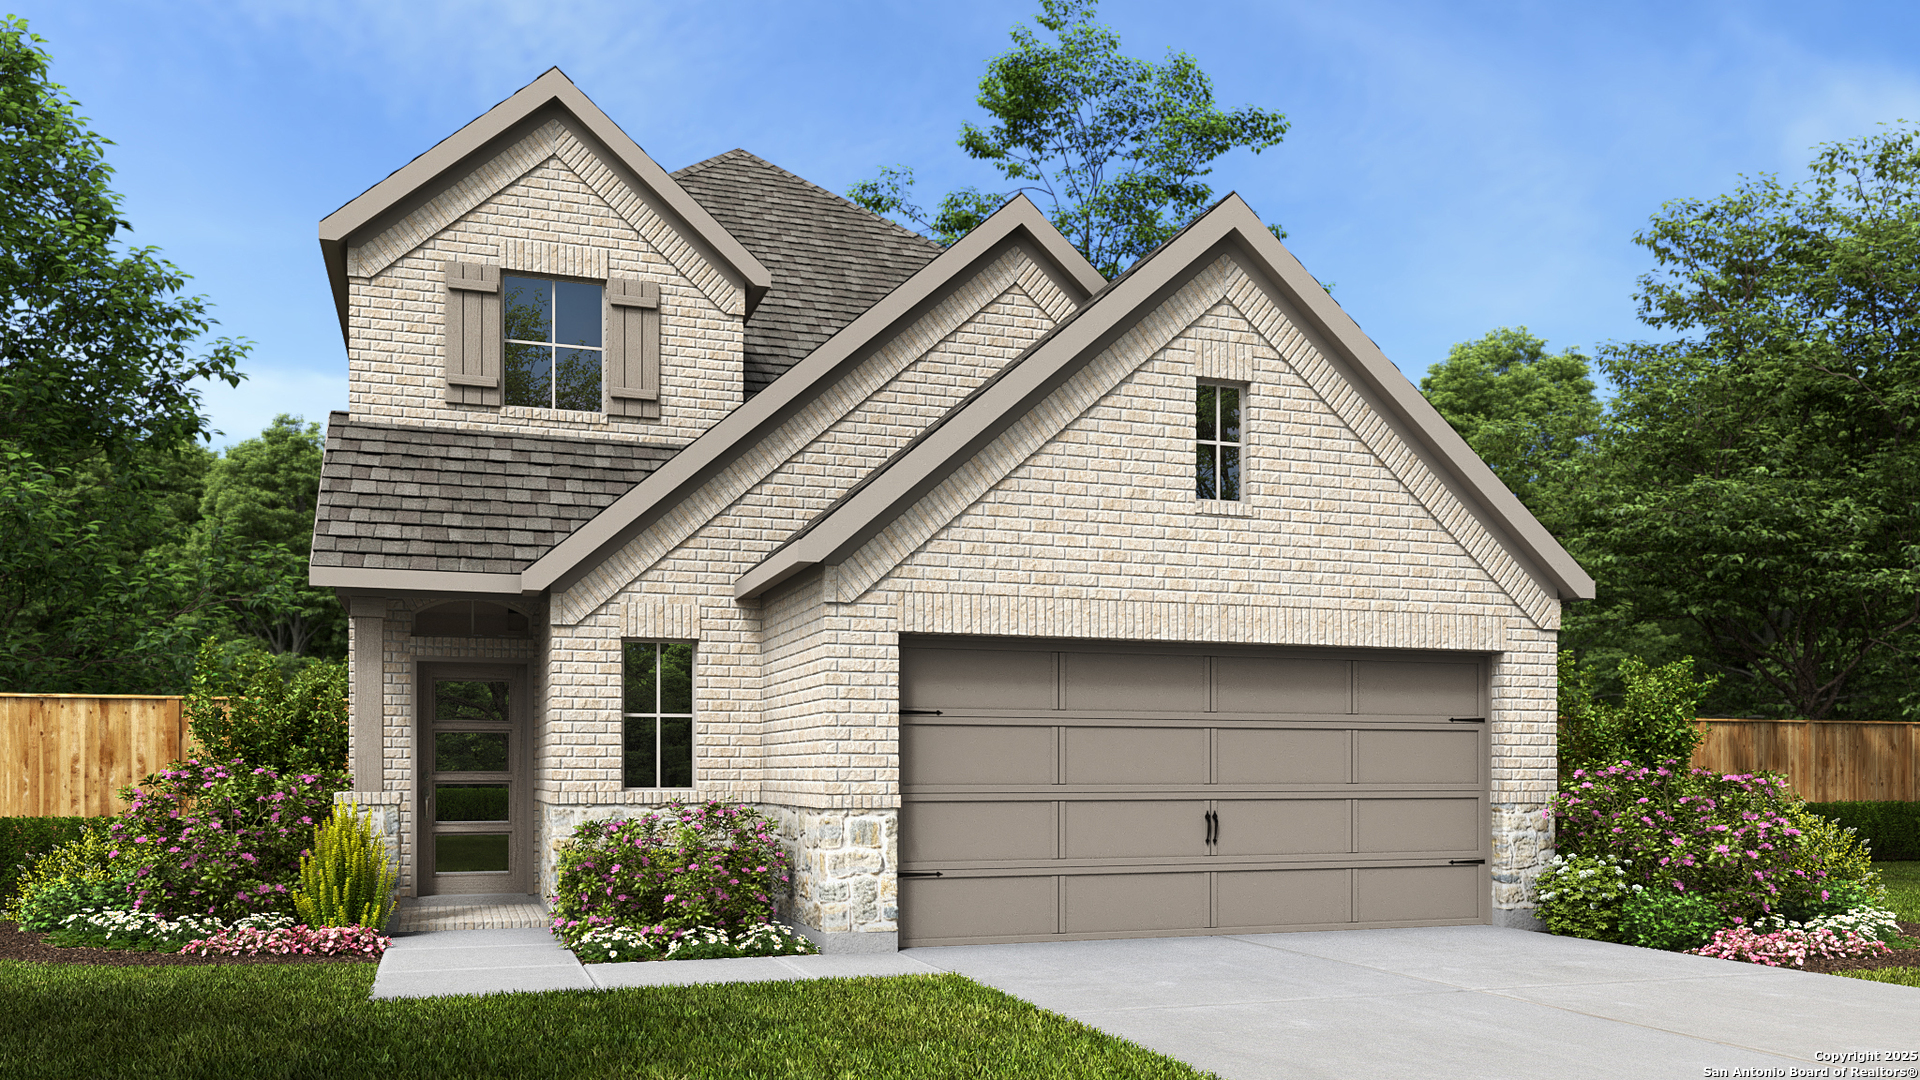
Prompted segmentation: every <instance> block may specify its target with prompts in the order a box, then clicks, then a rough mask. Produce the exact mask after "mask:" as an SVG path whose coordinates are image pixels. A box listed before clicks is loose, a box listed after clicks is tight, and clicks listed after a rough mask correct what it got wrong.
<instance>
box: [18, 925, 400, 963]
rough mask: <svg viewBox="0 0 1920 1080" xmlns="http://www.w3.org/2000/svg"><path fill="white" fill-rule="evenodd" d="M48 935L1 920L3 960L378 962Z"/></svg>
mask: <svg viewBox="0 0 1920 1080" xmlns="http://www.w3.org/2000/svg"><path fill="white" fill-rule="evenodd" d="M47 936H48V935H47V934H45V933H41V932H38V931H34V930H22V929H20V927H19V925H18V924H17V923H11V922H0V961H6V960H28V961H38V962H42V963H55V964H106V965H109V966H112V967H165V966H176V965H207V964H377V963H379V960H378V958H375V957H367V956H318V955H302V954H299V953H294V954H291V955H281V954H278V953H258V954H255V955H251V956H220V955H216V956H196V955H194V954H192V953H165V952H147V951H145V950H141V949H88V948H72V947H66V946H60V945H49V944H47Z"/></svg>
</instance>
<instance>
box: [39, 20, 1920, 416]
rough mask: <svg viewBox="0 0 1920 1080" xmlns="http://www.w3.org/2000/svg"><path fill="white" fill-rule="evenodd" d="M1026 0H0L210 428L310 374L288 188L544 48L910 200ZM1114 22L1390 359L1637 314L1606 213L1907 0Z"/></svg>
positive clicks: (1899, 106) (1578, 331)
mask: <svg viewBox="0 0 1920 1080" xmlns="http://www.w3.org/2000/svg"><path fill="white" fill-rule="evenodd" d="M1036 7H1037V3H1029V2H1025V0H1022V2H1000V0H984V2H974V3H970V4H951V5H949V4H941V5H932V4H924V3H878V2H873V3H828V2H811V3H805V4H794V3H764V4H757V3H737V2H710V3H705V4H695V5H688V4H663V3H656V2H652V0H629V2H625V3H573V4H569V3H548V4H527V3H517V4H501V3H490V2H481V0H469V2H461V3H432V2H428V0H403V2H399V3H395V2H393V0H385V2H377V3H369V2H361V0H326V2H319V0H315V2H310V3H302V2H288V3H253V4H218V3H198V2H195V0H173V2H169V3H165V4H161V3H132V2H127V3H118V2H108V0H63V2H60V3H41V2H35V3H29V4H26V5H23V6H21V7H16V8H14V9H13V10H14V11H15V12H16V13H18V14H20V15H23V16H25V17H27V18H28V19H29V20H30V22H31V25H32V28H33V30H34V31H35V32H36V33H38V34H40V35H41V36H42V37H45V38H46V39H47V48H48V49H49V50H50V51H51V52H52V53H53V56H54V77H55V79H56V80H57V81H59V82H61V83H63V84H65V85H66V86H67V87H68V89H69V91H70V93H71V94H72V95H73V96H74V97H76V98H78V99H79V100H80V102H81V103H82V112H83V113H84V114H85V115H86V116H88V117H89V118H91V120H92V122H93V126H94V128H95V129H96V130H97V131H99V132H101V133H102V134H104V135H106V136H107V137H109V138H111V139H113V140H114V141H115V143H116V144H117V145H116V146H115V147H114V148H112V150H111V151H110V157H109V160H110V161H111V162H112V164H113V165H114V166H115V168H116V169H117V170H118V177H117V182H116V187H117V188H118V190H120V191H121V192H122V193H123V194H124V195H125V196H126V210H127V214H128V217H129V218H130V220H131V221H132V222H133V225H134V228H135V231H134V234H133V235H134V239H135V241H136V242H138V243H142V244H153V245H157V246H159V247H160V248H162V249H163V251H164V252H165V254H166V256H167V257H168V258H169V259H171V260H172V261H173V262H175V263H176V264H178V265H179V266H180V267H181V268H182V269H184V270H186V271H187V272H188V273H190V274H192V275H193V276H194V282H193V286H192V287H193V289H194V291H196V292H201V293H204V294H206V295H207V296H209V297H210V298H211V299H212V301H213V304H214V309H215V315H216V317H217V318H219V319H220V321H221V324H222V326H221V331H222V332H223V333H227V334H233V335H237V336H244V337H246V338H249V339H251V340H252V341H253V342H255V349H254V353H253V356H252V358H251V360H250V361H249V362H248V363H247V364H246V367H245V370H247V372H248V373H249V375H250V379H249V381H247V382H246V383H244V384H242V386H241V388H240V389H238V390H229V389H227V388H226V387H224V386H219V387H214V388H210V389H208V390H207V391H206V396H205V401H206V405H207V411H208V412H209V413H210V415H211V416H212V418H213V422H214V425H215V426H216V427H218V428H220V429H222V430H223V431H224V432H225V435H224V436H223V437H221V438H219V439H217V440H216V445H224V444H227V443H230V442H232V441H234V440H237V439H240V438H245V437H248V436H250V435H252V434H254V433H257V432H258V431H259V430H260V429H261V428H262V427H264V426H265V425H266V424H267V423H268V422H269V421H270V420H271V419H272V417H273V416H274V414H276V413H279V412H291V413H297V414H302V415H305V416H306V417H307V418H309V419H314V420H324V418H325V414H326V413H327V412H328V411H329V410H332V409H343V408H345V407H346V351H345V348H344V346H343V345H342V343H341V341H340V335H339V332H338V328H337V323H336V322H335V320H334V315H333V311H332V302H331V299H330V295H329V293H328V290H327V285H326V276H325V272H324V270H323V268H322V266H321V262H320V252H319V247H318V244H317V242H316V240H315V236H316V226H317V223H318V222H319V219H320V218H322V217H324V216H325V215H326V214H328V213H330V212H331V211H333V210H334V209H335V208H337V207H339V206H340V205H341V204H343V203H345V202H347V201H348V200H350V199H352V198H353V197H354V196H356V195H358V194H359V193H360V192H361V191H364V190H365V189H366V188H367V187H369V186H371V185H372V184H374V183H375V182H377V181H378V180H380V179H381V178H382V177H384V176H386V175H387V174H388V173H389V172H391V171H393V170H394V169H396V168H398V167H399V166H401V165H403V164H405V163H406V162H407V161H408V160H409V159H410V158H412V157H413V156H414V155H416V154H418V153H420V152H421V151H423V150H425V149H426V148H427V147H429V146H431V145H432V144H434V143H435V142H437V141H439V140H440V139H442V138H444V137H446V136H447V135H449V134H451V133H452V132H453V131H455V130H456V129H458V128H459V127H460V126H461V125H462V124H465V123H466V122H467V121H469V120H471V119H473V118H474V117H475V116H478V115H479V114H480V113H482V112H484V111H485V110H486V109H488V108H490V107H491V106H492V105H494V104H495V103H496V102H498V101H500V100H501V99H503V98H505V97H507V96H508V95H510V94H511V93H513V91H515V90H516V89H518V88H519V87H521V86H523V85H525V84H526V83H527V82H529V81H531V80H532V79H534V78H535V77H536V76H538V75H539V74H540V73H541V72H542V71H544V70H545V69H546V68H547V67H549V66H551V65H554V64H558V65H559V66H560V67H562V68H563V69H564V70H565V71H566V72H567V73H568V75H570V76H571V77H572V78H573V80H574V81H575V82H576V83H577V84H579V86H580V87H581V89H582V90H584V91H586V93H587V94H588V96H590V97H592V98H593V99H594V100H595V101H596V102H597V103H599V105H600V106H601V108H603V109H605V110H606V112H607V113H608V114H609V115H610V116H612V117H613V119H614V120H615V121H616V122H618V123H620V124H621V125H622V126H623V127H624V128H625V129H626V130H627V132H628V133H629V134H630V135H632V136H633V138H634V139H635V140H636V141H637V142H639V144H640V145H641V146H642V147H644V148H645V149H646V151H647V152H648V153H649V154H651V155H652V156H653V157H654V159H655V160H657V161H658V162H660V163H661V164H662V165H663V166H665V167H666V168H667V169H669V170H671V169H676V168H679V167H680V166H683V165H686V164H690V163H692V162H694V161H698V160H701V159H703V158H706V157H709V156H711V155H713V154H717V153H721V152H723V151H726V150H729V149H732V148H734V147H736V146H739V147H745V148H746V149H748V150H750V151H752V152H753V153H756V154H759V155H760V156H761V157H764V158H767V159H768V160H770V161H773V162H774V163H775V164H778V165H780V166H782V167H785V168H787V169H790V170H792V171H793V172H796V173H798V174H800V175H801V176H804V177H807V178H808V179H810V180H812V181H814V182H815V183H818V184H821V185H822V186H824V187H827V188H829V189H831V190H834V191H843V190H844V189H845V188H846V187H847V186H848V185H849V184H851V183H853V182H854V181H856V180H859V179H862V178H864V177H867V176H869V175H871V174H872V173H873V172H874V170H875V168H876V167H877V166H879V165H882V164H895V163H899V164H909V165H912V166H914V167H915V169H916V171H917V173H918V175H919V177H920V182H921V186H920V194H922V195H924V196H926V198H925V199H924V201H926V202H932V201H934V200H935V199H936V198H937V196H938V194H939V193H940V192H943V191H945V190H946V189H947V188H949V187H952V186H958V185H960V184H967V183H973V184H978V185H980V186H982V187H988V188H991V187H992V186H993V184H994V180H995V176H994V174H993V173H992V172H991V171H990V170H988V169H986V168H985V167H984V166H982V165H980V164H979V163H975V162H972V161H970V160H968V159H967V158H966V157H965V156H964V155H963V154H962V153H961V152H960V151H959V149H958V148H957V147H955V146H954V142H953V140H954V136H955V133H956V131H957V130H958V128H959V125H960V123H961V122H962V121H963V120H967V119H979V117H980V111H979V109H978V107H977V106H975V105H974V104H973V97H974V93H975V86H976V84H977V83H978V81H979V78H980V74H981V71H982V68H983V64H984V61H985V60H986V59H988V58H989V57H991V56H993V55H995V54H997V53H1000V52H1002V51H1004V50H1005V49H1006V48H1007V47H1008V38H1007V31H1008V29H1009V28H1010V27H1011V26H1012V25H1013V24H1014V23H1016V22H1019V21H1022V20H1026V19H1028V18H1030V17H1031V15H1032V13H1033V11H1034V10H1036ZM1100 18H1101V21H1103V22H1105V23H1107V24H1108V25H1110V26H1112V27H1113V28H1114V29H1115V30H1116V31H1117V32H1118V33H1119V34H1120V36H1121V39H1122V41H1123V42H1124V44H1125V47H1126V51H1127V52H1128V53H1130V54H1131V55H1135V56H1140V57H1143V58H1152V59H1158V58H1159V57H1161V56H1162V55H1164V52H1165V50H1166V49H1167V48H1169V47H1171V48H1175V49H1179V50H1184V51H1186V52H1188V53H1191V54H1192V55H1193V56H1194V57H1195V58H1196V59H1197V60H1199V62H1200V64H1201V66H1202V67H1203V68H1204V69H1205V70H1206V71H1207V72H1208V73H1209V74H1210V75H1211V76H1212V77H1213V80H1214V86H1215V91H1216V93H1217V96H1218V99H1219V101H1220V103H1221V104H1222V105H1223V106H1225V107H1233V106H1237V105H1241V104H1257V105H1261V106H1264V107H1267V108H1272V109H1277V110H1279V111H1281V112H1284V113H1286V114H1287V116H1288V118H1289V119H1290V120H1291V121H1292V123H1293V129H1292V132H1291V133H1290V134H1289V135H1288V136H1287V139H1286V141H1285V142H1284V143H1282V144H1281V145H1280V146H1277V147H1275V148H1273V149H1271V150H1268V151H1267V152H1265V153H1264V154H1261V155H1259V156H1257V157H1256V156H1253V155H1251V154H1248V153H1245V152H1239V153H1236V154H1234V155H1232V156H1230V157H1227V158H1223V159H1222V160H1221V161H1220V162H1219V163H1218V166H1217V168H1216V170H1215V173H1214V176H1213V178H1212V179H1213V183H1214V187H1215V189H1216V191H1217V192H1219V193H1225V192H1226V191H1228V190H1237V191H1239V192H1240V193H1241V195H1242V196H1244V197H1245V198H1246V199H1247V201H1248V202H1249V203H1250V204H1251V205H1252V206H1253V207H1254V209H1255V210H1256V211H1258V212H1259V213H1260V214H1261V215H1262V216H1263V217H1265V218H1266V219H1267V220H1269V221H1278V222H1280V223H1282V224H1283V225H1285V226H1286V228H1287V229H1288V230H1289V232H1290V233H1291V236H1290V237H1289V239H1288V241H1287V243H1288V246H1289V247H1290V248H1291V249H1292V250H1293V251H1294V253H1295V254H1296V255H1297V256H1299V258H1300V259H1301V261H1302V262H1304V263H1305V264H1306V266H1307V268H1308V269H1309V270H1311V271H1313V272H1314V273H1315V274H1316V275H1318V276H1319V277H1320V278H1321V280H1323V281H1330V282H1334V283H1335V291H1334V295H1335V298H1336V299H1338V300H1339V301H1340V303H1341V304H1342V305H1343V306H1344V307H1345V308H1346V310H1347V311H1348V312H1349V313H1350V314H1352V315H1353V316H1354V317H1355V318H1356V319H1357V320H1358V321H1359V323H1360V325H1361V326H1362V327H1363V328H1364V329H1365V330H1366V331H1367V332H1368V333H1369V334H1370V335H1371V336H1372V337H1373V339H1374V340H1375V341H1376V342H1378V343H1379V344H1380V346H1381V347H1382V348H1383V349H1384V350H1385V351H1386V353H1387V355H1388V356H1390V357H1392V358H1393V360H1394V361H1395V362H1396V363H1398V364H1399V365H1400V367H1401V369H1402V370H1403V371H1405V372H1406V373H1407V374H1408V375H1409V377H1411V378H1413V379H1414V380H1416V381H1418V379H1419V376H1420V374H1421V373H1422V372H1424V371H1425V370H1426V369H1427V367H1428V366H1429V365H1430V364H1432V363H1434V362H1435V361H1437V360H1440V359H1443V358H1444V357H1445V356H1446V353H1447V348H1448V346H1449V345H1451V344H1452V343H1454V342H1458V341H1464V340H1468V339H1472V338H1476V337H1479V336H1480V335H1481V334H1484V333H1485V332H1487V331H1488V330H1490V329H1493V328H1494V327H1497V326H1505V325H1521V324H1525V325H1526V326H1528V327H1530V328H1531V329H1532V330H1533V331H1534V332H1535V333H1537V334H1540V335H1542V336H1543V337H1546V338H1547V339H1548V340H1549V342H1550V344H1551V345H1552V346H1553V347H1555V348H1560V347H1564V346H1568V345H1580V346H1583V347H1585V348H1587V349H1588V350H1591V349H1592V348H1593V347H1594V346H1595V345H1597V344H1599V343H1602V342H1605V341H1607V340H1630V339H1635V338H1642V337H1646V336H1648V334H1647V331H1646V330H1645V329H1644V328H1643V327H1642V326H1641V325H1640V324H1639V323H1638V322H1637V321H1636V320H1635V318H1634V306H1633V292H1634V280H1635V278H1636V277H1637V276H1638V275H1640V274H1642V273H1644V272H1646V271H1647V270H1648V269H1649V268H1650V265H1651V264H1650V262H1649V259H1648V257H1647V256H1646V254H1645V253H1644V252H1643V251H1642V250H1641V249H1640V248H1638V247H1636V246H1634V244H1633V243H1632V237H1633V234H1634V233H1635V232H1636V231H1637V230H1638V229H1640V228H1641V227H1642V226H1643V225H1644V224H1645V222H1646V220H1647V219H1648V217H1649V216H1651V215H1652V214H1653V213H1655V212H1656V211H1657V210H1658V209H1659V207H1660V205H1661V203H1662V202H1664V201H1666V200H1669V199H1675V198H1683V197H1711V196H1713V195H1717V194H1721V193H1724V192H1727V191H1730V190H1732V189H1733V187H1734V186H1735V185H1736V184H1737V182H1738V176H1739V175H1740V174H1743V173H1744V174H1749V175H1751V174H1754V173H1759V172H1777V173H1780V174H1782V175H1783V176H1785V177H1787V178H1790V179H1791V178H1797V177H1798V176H1799V175H1800V174H1801V170H1802V169H1803V168H1804V166H1805V164H1806V162H1807V161H1808V160H1809V159H1810V158H1811V157H1812V153H1811V150H1810V148H1811V147H1813V146H1814V145H1815V144H1817V143H1820V142H1824V141H1828V140H1836V139H1847V138H1854V137H1858V136H1862V135H1867V134H1870V133H1872V132H1874V131H1875V130H1876V125H1877V124H1879V123H1882V122H1892V121H1894V120H1896V119H1900V118H1907V119H1912V120H1916V121H1920V59H1916V55H1917V54H1916V53H1915V51H1914V50H1913V48H1912V43H1913V42H1914V41H1916V40H1920V5H1914V4H1912V3H1911V2H1907V3H1894V2H1888V3H1878V2H1869V3H1841V4H1833V5H1820V6H1813V5H1806V4H1787V3H1770V2H1746V3H1705V2H1693V0H1671V2H1665V3H1633V2H1626V3H1620V2H1616V3H1610V4H1567V3H1540V4H1499V3H1472V2H1454V3H1444V4H1443V3H1394V2H1364V0H1362V2H1347V3H1340V4H1329V3H1325V2H1324V0H1322V2H1292V0H1272V2H1267V3H1228V2H1222V3H1209V2H1206V0H1188V2H1185V3H1180V4H1174V3H1147V2H1138V0H1107V2H1106V3H1104V4H1102V6H1101V8H1100Z"/></svg>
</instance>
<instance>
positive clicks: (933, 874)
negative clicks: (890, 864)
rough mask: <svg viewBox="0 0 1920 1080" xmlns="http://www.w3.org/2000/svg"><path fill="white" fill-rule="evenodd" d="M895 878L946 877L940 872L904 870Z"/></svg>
mask: <svg viewBox="0 0 1920 1080" xmlns="http://www.w3.org/2000/svg"><path fill="white" fill-rule="evenodd" d="M894 876H895V877H944V876H945V875H943V874H941V873H940V871H938V870H902V871H900V872H899V873H898V874H895V875H894Z"/></svg>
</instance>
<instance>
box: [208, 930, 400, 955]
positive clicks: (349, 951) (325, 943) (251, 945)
mask: <svg viewBox="0 0 1920 1080" xmlns="http://www.w3.org/2000/svg"><path fill="white" fill-rule="evenodd" d="M392 944H393V939H392V938H390V937H385V936H383V935H381V933H380V932H379V931H378V930H374V929H371V928H369V927H365V926H326V927H321V928H320V929H317V930H316V929H314V928H312V927H309V926H289V927H282V928H280V929H278V930H253V929H233V930H222V931H220V932H219V933H217V934H215V935H213V936H212V937H210V938H197V939H195V940H193V941H189V942H188V943H187V946H186V948H184V949H181V950H180V951H181V952H183V953H191V954H193V955H194V956H259V955H261V954H266V955H270V956H364V957H366V958H367V959H369V960H378V959H380V955H381V954H382V953H384V952H386V951H387V946H389V945H392Z"/></svg>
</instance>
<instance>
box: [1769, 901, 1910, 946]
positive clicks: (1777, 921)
mask: <svg viewBox="0 0 1920 1080" xmlns="http://www.w3.org/2000/svg"><path fill="white" fill-rule="evenodd" d="M1753 929H1754V932H1755V933H1759V934H1771V933H1775V932H1777V931H1781V930H1806V931H1813V930H1831V931H1833V932H1834V933H1836V934H1839V935H1841V936H1843V937H1844V936H1845V935H1847V934H1856V935H1858V936H1860V937H1862V938H1864V939H1866V940H1868V941H1895V940H1898V939H1899V938H1900V924H1899V922H1898V921H1897V917H1896V916H1895V915H1894V913H1893V912H1891V911H1888V910H1887V909H1886V908H1883V907H1879V906H1877V905H1874V904H1863V905H1861V906H1859V907H1856V908H1853V909H1852V910H1850V911H1848V912H1846V913H1845V914H1843V915H1822V916H1820V917H1818V918H1813V919H1807V920H1806V921H1804V922H1794V921H1793V920H1791V919H1788V918H1785V917H1784V916H1780V915H1763V916H1761V917H1760V918H1758V919H1755V920H1754V922H1753Z"/></svg>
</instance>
